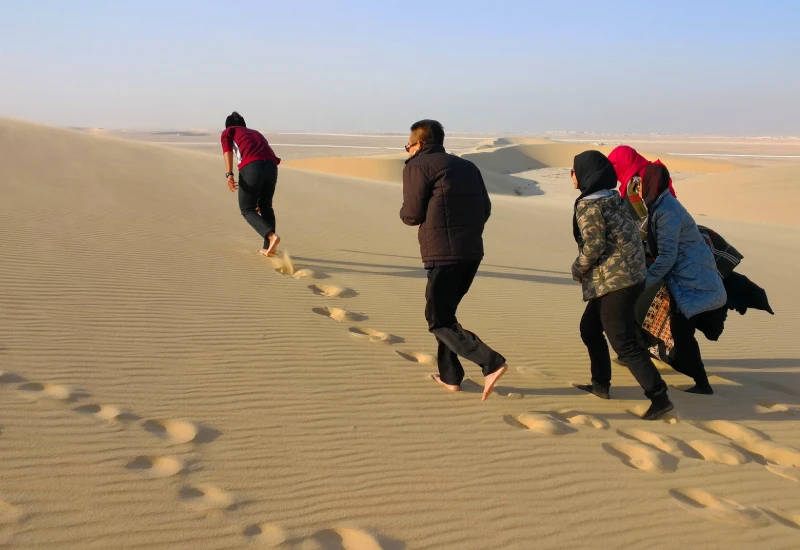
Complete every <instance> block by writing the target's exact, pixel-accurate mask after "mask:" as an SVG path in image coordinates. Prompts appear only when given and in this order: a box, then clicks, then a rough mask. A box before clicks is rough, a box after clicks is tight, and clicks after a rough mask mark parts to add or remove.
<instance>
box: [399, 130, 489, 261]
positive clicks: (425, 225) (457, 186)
mask: <svg viewBox="0 0 800 550" xmlns="http://www.w3.org/2000/svg"><path fill="white" fill-rule="evenodd" d="M491 210H492V203H491V202H490V201H489V194H488V193H487V192H486V185H485V184H484V183H483V176H481V171H480V170H479V169H478V167H477V166H475V165H474V164H473V163H471V162H470V161H468V160H465V159H462V158H461V157H457V156H455V155H450V154H448V153H447V152H446V151H445V150H444V147H443V146H441V145H425V147H423V149H422V150H421V151H420V152H419V153H417V154H416V155H414V156H413V157H411V158H410V159H408V160H407V161H406V166H405V168H404V169H403V207H402V208H401V209H400V218H401V219H402V220H403V223H405V224H406V225H419V246H420V252H421V254H422V261H423V262H424V263H425V264H426V266H428V267H430V266H431V265H432V264H436V263H440V262H441V263H451V262H467V261H476V260H481V259H482V258H483V226H484V225H485V224H486V221H487V220H488V219H489V215H490V214H491Z"/></svg>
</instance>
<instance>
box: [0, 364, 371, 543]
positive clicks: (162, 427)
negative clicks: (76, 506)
mask: <svg viewBox="0 0 800 550" xmlns="http://www.w3.org/2000/svg"><path fill="white" fill-rule="evenodd" d="M13 385H15V386H13ZM9 386H10V387H12V389H15V390H16V391H17V392H19V394H20V395H24V396H26V397H28V398H30V399H31V401H32V402H36V401H39V400H53V401H58V402H62V403H64V404H67V405H70V406H72V405H76V404H77V402H78V401H81V400H83V399H87V398H89V397H91V396H90V394H88V393H86V392H83V391H78V390H75V389H73V388H71V387H70V386H67V385H62V384H51V383H38V382H29V381H26V380H25V378H23V377H21V376H19V375H17V374H14V373H9V372H4V371H0V387H9ZM71 410H72V412H75V413H77V414H81V415H86V416H90V417H93V418H95V419H97V421H98V422H100V423H101V425H105V426H117V427H121V428H127V427H128V426H130V425H132V424H136V423H138V425H139V427H140V428H141V429H143V430H145V431H147V432H148V433H150V434H152V435H154V436H155V437H158V438H159V439H161V440H163V441H165V442H166V443H168V444H172V445H182V446H186V445H189V444H192V445H197V444H201V443H209V442H211V441H213V440H215V439H216V438H217V437H218V436H219V435H220V434H219V432H217V431H216V430H213V429H212V428H209V427H207V426H203V425H201V424H197V423H193V422H187V421H184V420H177V419H150V420H146V419H143V418H142V417H140V416H138V415H136V414H134V413H132V412H129V411H126V410H125V409H123V408H121V407H118V406H116V405H102V404H95V403H92V404H85V405H77V406H74V407H72V408H71ZM198 462H199V460H187V459H185V457H183V456H178V455H170V454H164V455H139V456H134V457H132V458H131V459H130V460H129V461H128V462H127V463H126V464H124V465H121V466H124V467H125V468H126V469H127V470H128V471H130V472H132V473H133V474H135V475H142V476H146V477H150V478H174V477H176V476H177V477H181V478H183V480H184V481H183V482H182V483H180V485H179V488H178V490H177V495H176V499H177V501H178V502H179V503H181V504H182V505H183V506H185V507H186V508H187V509H189V510H193V511H196V512H198V513H202V514H218V513H222V512H225V511H233V510H236V509H237V507H238V506H239V504H240V501H239V500H238V499H237V498H236V496H235V495H233V494H232V493H231V492H229V491H226V490H225V489H222V488H220V487H215V486H213V485H193V484H191V483H189V482H188V480H187V477H188V476H189V475H190V474H191V473H192V472H193V471H195V468H196V467H197V465H198V464H197V463H198ZM25 520H26V515H25V513H24V512H23V511H22V510H21V509H19V508H18V507H16V506H14V505H13V504H12V503H9V502H6V501H4V500H2V499H0V545H2V544H6V543H8V542H10V541H11V539H12V538H13V536H14V534H15V532H16V529H17V527H18V526H19V525H20V524H21V523H23V522H24V521H25ZM242 535H243V536H244V537H245V538H246V539H248V540H250V541H251V542H255V543H258V544H259V545H260V546H262V547H266V548H273V547H274V548H277V547H280V548H296V547H302V548H305V547H306V546H308V545H311V546H313V547H315V548H321V549H323V550H324V549H341V548H345V549H349V548H352V549H359V550H373V549H374V550H381V549H382V548H383V546H382V545H381V543H380V542H379V540H380V537H379V536H378V535H376V534H373V533H370V532H368V531H364V530H360V529H350V528H334V529H323V530H319V531H316V532H314V533H312V534H310V535H305V534H300V533H294V534H290V533H289V532H287V531H286V530H284V529H283V528H281V527H280V526H278V525H274V524H268V523H264V524H260V525H250V526H248V527H246V528H244V530H243V532H242Z"/></svg>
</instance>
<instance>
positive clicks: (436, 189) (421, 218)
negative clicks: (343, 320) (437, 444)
mask: <svg viewBox="0 0 800 550" xmlns="http://www.w3.org/2000/svg"><path fill="white" fill-rule="evenodd" d="M406 151H408V154H409V155H411V156H410V158H409V159H408V160H407V161H406V166H405V168H404V170H403V207H402V209H401V210H400V218H401V219H402V220H403V223H405V224H406V225H418V226H419V246H420V251H421V254H422V262H423V263H424V265H425V269H426V270H427V271H428V287H427V289H426V290H425V299H426V306H425V318H426V319H427V321H428V329H429V330H430V332H431V333H432V334H433V335H434V336H435V337H436V341H437V343H438V344H439V351H438V360H439V374H438V375H433V379H434V380H436V381H437V382H439V383H440V384H442V385H444V386H445V387H446V388H447V389H449V390H450V391H459V390H460V389H461V381H462V380H463V379H464V369H463V367H462V366H461V362H460V361H459V359H458V356H459V355H460V356H461V357H463V358H465V359H468V360H470V361H473V362H474V363H477V364H478V365H480V366H481V369H482V370H483V375H484V377H485V379H484V389H483V399H486V398H487V397H488V396H489V394H491V393H492V390H493V389H494V386H495V384H496V383H497V381H498V380H499V379H500V377H501V376H503V374H505V372H506V370H507V369H508V367H507V366H506V360H505V358H504V357H503V356H502V355H500V354H499V353H497V352H496V351H494V350H493V349H492V348H490V347H489V346H487V345H486V344H484V343H483V342H482V341H481V339H480V338H478V337H477V336H476V335H475V334H473V333H471V332H469V331H468V330H466V329H464V328H463V327H462V326H461V325H460V324H459V323H458V320H457V319H456V309H457V308H458V304H459V303H460V302H461V300H462V299H463V298H464V296H465V295H466V293H467V291H469V288H470V286H471V285H472V281H473V279H474V278H475V275H476V274H477V272H478V267H479V266H480V264H481V260H482V259H483V227H484V225H485V224H486V221H487V220H488V219H489V215H490V214H491V209H492V204H491V202H490V200H489V194H488V193H487V192H486V185H485V184H484V183H483V177H482V176H481V172H480V170H478V167H477V166H475V165H474V164H472V163H471V162H470V161H468V160H465V159H462V158H461V157H457V156H455V155H450V154H448V153H447V152H446V151H445V149H444V128H442V125H441V124H439V123H438V122H437V121H435V120H421V121H419V122H417V123H415V124H414V125H413V126H411V136H410V138H409V140H408V145H406Z"/></svg>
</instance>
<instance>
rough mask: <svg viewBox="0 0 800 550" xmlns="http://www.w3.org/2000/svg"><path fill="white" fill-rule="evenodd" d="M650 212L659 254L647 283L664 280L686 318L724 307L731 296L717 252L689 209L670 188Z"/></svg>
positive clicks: (649, 273) (650, 269) (652, 231)
mask: <svg viewBox="0 0 800 550" xmlns="http://www.w3.org/2000/svg"><path fill="white" fill-rule="evenodd" d="M650 212H651V213H650V219H649V220H648V232H650V233H651V234H652V236H653V237H654V238H655V242H656V244H657V246H658V257H657V258H656V260H655V262H654V263H653V264H652V265H651V266H650V268H649V269H648V270H647V282H646V286H648V287H649V286H650V285H653V284H657V283H659V282H660V281H662V280H663V281H664V283H666V285H667V288H668V289H669V291H670V294H672V296H673V297H674V299H675V302H676V304H677V306H678V310H679V311H680V312H681V313H682V314H683V315H684V316H685V317H687V318H690V317H694V316H695V315H697V314H698V313H703V312H705V311H711V310H713V309H717V308H720V307H722V306H724V305H725V303H726V302H727V300H728V297H727V295H726V294H725V287H724V286H723V284H722V278H721V277H720V276H719V273H718V272H717V265H716V262H715V261H714V254H713V253H712V252H711V249H710V248H709V247H708V245H707V244H706V241H705V239H703V236H702V235H701V234H700V231H699V230H698V229H697V225H696V224H695V223H694V219H692V216H691V215H690V214H689V212H687V211H686V209H685V208H684V207H683V205H682V204H681V203H680V202H678V200H677V199H676V198H675V197H673V196H672V195H671V194H670V192H669V190H667V191H664V193H663V194H662V195H661V196H660V197H659V198H658V199H657V200H656V202H655V203H654V204H653V206H652V208H651V209H650Z"/></svg>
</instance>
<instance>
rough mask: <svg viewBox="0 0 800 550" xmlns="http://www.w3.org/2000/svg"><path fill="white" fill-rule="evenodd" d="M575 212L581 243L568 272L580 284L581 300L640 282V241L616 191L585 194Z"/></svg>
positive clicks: (643, 275) (643, 266)
mask: <svg viewBox="0 0 800 550" xmlns="http://www.w3.org/2000/svg"><path fill="white" fill-rule="evenodd" d="M575 216H576V219H577V221H578V227H579V228H580V232H581V244H580V246H579V247H578V250H579V254H578V258H577V259H576V260H575V263H574V264H572V276H573V278H574V279H575V280H580V281H581V283H582V285H583V299H584V301H589V300H591V299H593V298H599V297H600V296H605V295H606V294H608V293H609V292H614V291H615V290H620V289H623V288H628V287H631V286H634V285H637V284H639V283H642V282H644V280H645V279H646V278H647V265H646V264H645V256H644V245H643V244H642V240H641V238H640V237H639V228H638V227H637V226H636V223H635V222H634V221H633V218H632V217H631V215H630V214H629V213H628V207H627V205H626V204H625V201H624V200H623V199H622V197H620V196H619V193H617V192H616V191H610V190H605V191H599V192H597V193H594V194H592V195H589V196H588V197H586V198H585V199H583V200H581V201H580V202H579V203H578V207H577V209H576V210H575Z"/></svg>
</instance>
